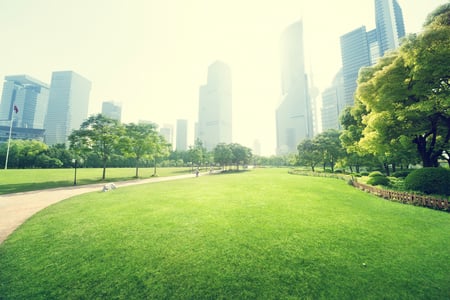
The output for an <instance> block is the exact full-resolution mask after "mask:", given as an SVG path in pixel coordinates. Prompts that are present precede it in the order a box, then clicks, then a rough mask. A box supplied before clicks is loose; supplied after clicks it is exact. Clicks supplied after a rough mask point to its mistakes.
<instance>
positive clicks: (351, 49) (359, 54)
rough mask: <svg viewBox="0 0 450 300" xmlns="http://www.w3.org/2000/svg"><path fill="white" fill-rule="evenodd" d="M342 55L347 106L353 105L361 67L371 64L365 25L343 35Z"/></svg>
mask: <svg viewBox="0 0 450 300" xmlns="http://www.w3.org/2000/svg"><path fill="white" fill-rule="evenodd" d="M341 56H342V72H343V76H344V99H345V100H344V101H345V104H346V106H352V105H353V103H354V100H353V94H354V93H355V91H356V86H357V84H356V80H357V79H358V73H359V69H361V68H362V67H365V66H370V64H371V63H370V62H371V59H370V58H371V57H370V48H369V43H368V41H367V33H366V27H365V26H362V27H359V28H357V29H355V30H353V31H351V32H349V33H347V34H345V35H343V36H341Z"/></svg>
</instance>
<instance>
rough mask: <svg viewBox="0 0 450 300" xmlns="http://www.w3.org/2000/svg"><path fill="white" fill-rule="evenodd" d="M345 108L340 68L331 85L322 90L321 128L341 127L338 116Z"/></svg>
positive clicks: (324, 129)
mask: <svg viewBox="0 0 450 300" xmlns="http://www.w3.org/2000/svg"><path fill="white" fill-rule="evenodd" d="M344 108H345V103H344V79H343V77H342V69H341V70H339V72H338V73H337V74H336V76H335V77H334V79H333V83H332V85H331V86H330V87H329V88H327V89H325V90H324V91H323V92H322V109H321V112H322V118H321V119H322V130H323V131H326V130H327V129H338V130H339V129H341V124H340V122H339V116H340V114H341V112H342V110H344Z"/></svg>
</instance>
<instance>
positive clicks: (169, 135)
mask: <svg viewBox="0 0 450 300" xmlns="http://www.w3.org/2000/svg"><path fill="white" fill-rule="evenodd" d="M159 133H160V134H161V135H162V136H163V137H164V139H165V140H166V142H167V143H169V144H170V147H171V148H173V126H172V125H171V124H164V125H163V126H162V127H161V128H160V129H159Z"/></svg>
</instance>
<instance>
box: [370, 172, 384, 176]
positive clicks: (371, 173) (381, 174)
mask: <svg viewBox="0 0 450 300" xmlns="http://www.w3.org/2000/svg"><path fill="white" fill-rule="evenodd" d="M377 176H384V174H383V173H381V172H380V171H373V172H370V174H369V177H377Z"/></svg>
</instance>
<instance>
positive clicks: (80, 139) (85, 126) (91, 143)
mask: <svg viewBox="0 0 450 300" xmlns="http://www.w3.org/2000/svg"><path fill="white" fill-rule="evenodd" d="M121 132H122V127H121V126H120V124H119V122H118V121H117V120H115V119H112V118H108V117H106V116H104V115H102V114H98V115H95V116H90V117H89V118H88V119H87V120H86V121H84V122H83V123H82V124H81V126H80V129H79V130H74V131H72V133H71V134H70V136H69V141H70V149H72V150H74V151H77V152H78V153H82V152H86V151H87V150H89V151H92V152H94V153H95V154H97V155H98V156H99V157H100V160H101V162H102V167H103V173H102V180H105V178H106V165H107V163H108V161H109V160H110V158H111V156H112V154H113V153H114V152H116V150H117V149H118V142H119V137H120V136H121V135H122V134H121Z"/></svg>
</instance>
